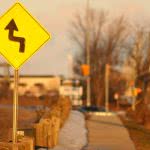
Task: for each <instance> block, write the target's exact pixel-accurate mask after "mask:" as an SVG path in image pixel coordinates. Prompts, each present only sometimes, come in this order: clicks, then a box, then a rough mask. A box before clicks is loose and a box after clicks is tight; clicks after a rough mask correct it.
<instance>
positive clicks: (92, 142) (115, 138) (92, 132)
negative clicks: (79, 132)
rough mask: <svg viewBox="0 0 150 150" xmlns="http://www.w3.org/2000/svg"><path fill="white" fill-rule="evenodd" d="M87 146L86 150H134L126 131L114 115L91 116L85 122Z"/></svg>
mask: <svg viewBox="0 0 150 150" xmlns="http://www.w3.org/2000/svg"><path fill="white" fill-rule="evenodd" d="M87 127H88V131H89V133H88V138H89V144H88V147H87V148H86V150H135V147H134V144H133V142H132V140H131V139H130V137H129V134H128V131H127V129H126V128H125V127H124V126H123V124H122V122H121V121H120V119H119V118H118V117H117V116H116V115H115V114H111V115H107V116H104V115H100V116H95V115H93V116H92V117H91V118H90V119H89V120H88V121H87Z"/></svg>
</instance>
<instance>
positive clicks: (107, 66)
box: [105, 64, 110, 112]
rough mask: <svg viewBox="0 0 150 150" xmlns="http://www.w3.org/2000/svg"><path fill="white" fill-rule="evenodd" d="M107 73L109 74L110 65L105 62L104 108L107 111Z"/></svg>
mask: <svg viewBox="0 0 150 150" xmlns="http://www.w3.org/2000/svg"><path fill="white" fill-rule="evenodd" d="M109 74H110V65H109V64H106V66H105V110H106V112H109Z"/></svg>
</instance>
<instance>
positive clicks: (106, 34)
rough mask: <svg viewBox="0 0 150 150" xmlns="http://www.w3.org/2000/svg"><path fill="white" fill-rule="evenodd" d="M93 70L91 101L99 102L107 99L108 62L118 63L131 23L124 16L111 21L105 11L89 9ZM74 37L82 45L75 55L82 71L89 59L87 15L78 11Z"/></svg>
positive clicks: (77, 65) (78, 69)
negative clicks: (105, 94) (78, 52)
mask: <svg viewBox="0 0 150 150" xmlns="http://www.w3.org/2000/svg"><path fill="white" fill-rule="evenodd" d="M89 14H90V15H89V20H90V29H89V35H90V59H91V60H90V62H91V64H90V66H91V67H90V69H91V70H90V72H91V74H90V75H91V93H92V103H94V104H97V105H100V104H101V103H102V102H103V100H104V89H105V88H104V75H105V64H107V63H108V64H110V65H111V66H113V65H116V64H118V63H119V57H120V52H121V51H122V49H123V47H124V45H125V42H126V41H127V38H128V32H127V28H128V24H127V22H126V19H125V17H124V16H119V17H117V18H115V19H111V21H109V20H110V19H109V15H108V13H107V12H105V11H100V12H97V11H94V10H90V13H89ZM71 27H72V28H71V29H72V30H71V37H72V40H73V41H74V42H75V43H76V44H78V46H79V48H80V49H81V53H80V55H77V57H76V65H75V67H74V70H75V73H77V74H79V73H81V72H80V65H81V64H83V63H86V61H85V60H86V59H85V58H86V42H87V41H86V39H87V38H86V35H87V34H86V31H87V30H86V17H84V16H82V15H81V14H78V15H77V16H76V17H75V19H74V21H73V23H72V25H71Z"/></svg>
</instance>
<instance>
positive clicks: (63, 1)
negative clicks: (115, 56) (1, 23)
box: [0, 0, 150, 76]
mask: <svg viewBox="0 0 150 150" xmlns="http://www.w3.org/2000/svg"><path fill="white" fill-rule="evenodd" d="M15 2H17V1H15V0H0V6H1V7H0V15H3V14H4V13H5V12H6V11H7V9H9V8H10V7H11V6H12V5H13V4H14V3H15ZM18 2H20V3H22V4H23V5H24V7H25V8H26V9H27V10H28V11H29V12H30V13H31V14H32V16H33V17H34V18H36V20H38V22H40V23H41V25H42V26H43V27H44V28H45V29H46V30H47V31H48V32H49V33H50V34H51V36H52V39H51V40H50V41H48V42H47V43H46V44H45V45H44V46H43V47H42V48H41V49H40V50H39V51H38V52H37V53H36V54H35V55H34V56H33V57H31V58H30V60H29V61H28V62H26V63H25V64H24V65H23V66H22V67H21V68H20V72H21V74H32V75H36V74H38V75H45V74H46V75H60V74H61V75H65V76H67V75H68V74H69V73H68V72H70V67H69V65H68V62H69V60H68V55H74V54H75V53H76V52H77V51H78V49H77V46H76V45H74V44H73V43H72V42H71V40H70V39H69V30H70V28H71V26H70V23H71V21H72V20H73V17H74V15H75V13H76V12H80V11H81V12H82V10H84V8H85V6H86V0H20V1H19V0H18ZM90 3H91V7H92V8H95V9H97V10H101V9H103V10H108V11H109V12H110V14H113V15H119V14H122V13H123V14H125V15H127V16H129V18H130V19H131V20H136V21H137V20H138V22H140V23H141V22H145V21H147V19H150V16H149V15H150V0H91V2H90ZM0 59H1V60H2V61H3V59H2V58H0Z"/></svg>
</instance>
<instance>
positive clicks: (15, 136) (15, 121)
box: [13, 70, 19, 144]
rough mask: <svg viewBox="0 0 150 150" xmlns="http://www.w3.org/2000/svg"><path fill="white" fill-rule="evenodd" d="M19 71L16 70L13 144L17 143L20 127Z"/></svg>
mask: <svg viewBox="0 0 150 150" xmlns="http://www.w3.org/2000/svg"><path fill="white" fill-rule="evenodd" d="M18 82H19V73H18V70H14V97H13V144H15V143H17V127H18Z"/></svg>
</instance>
